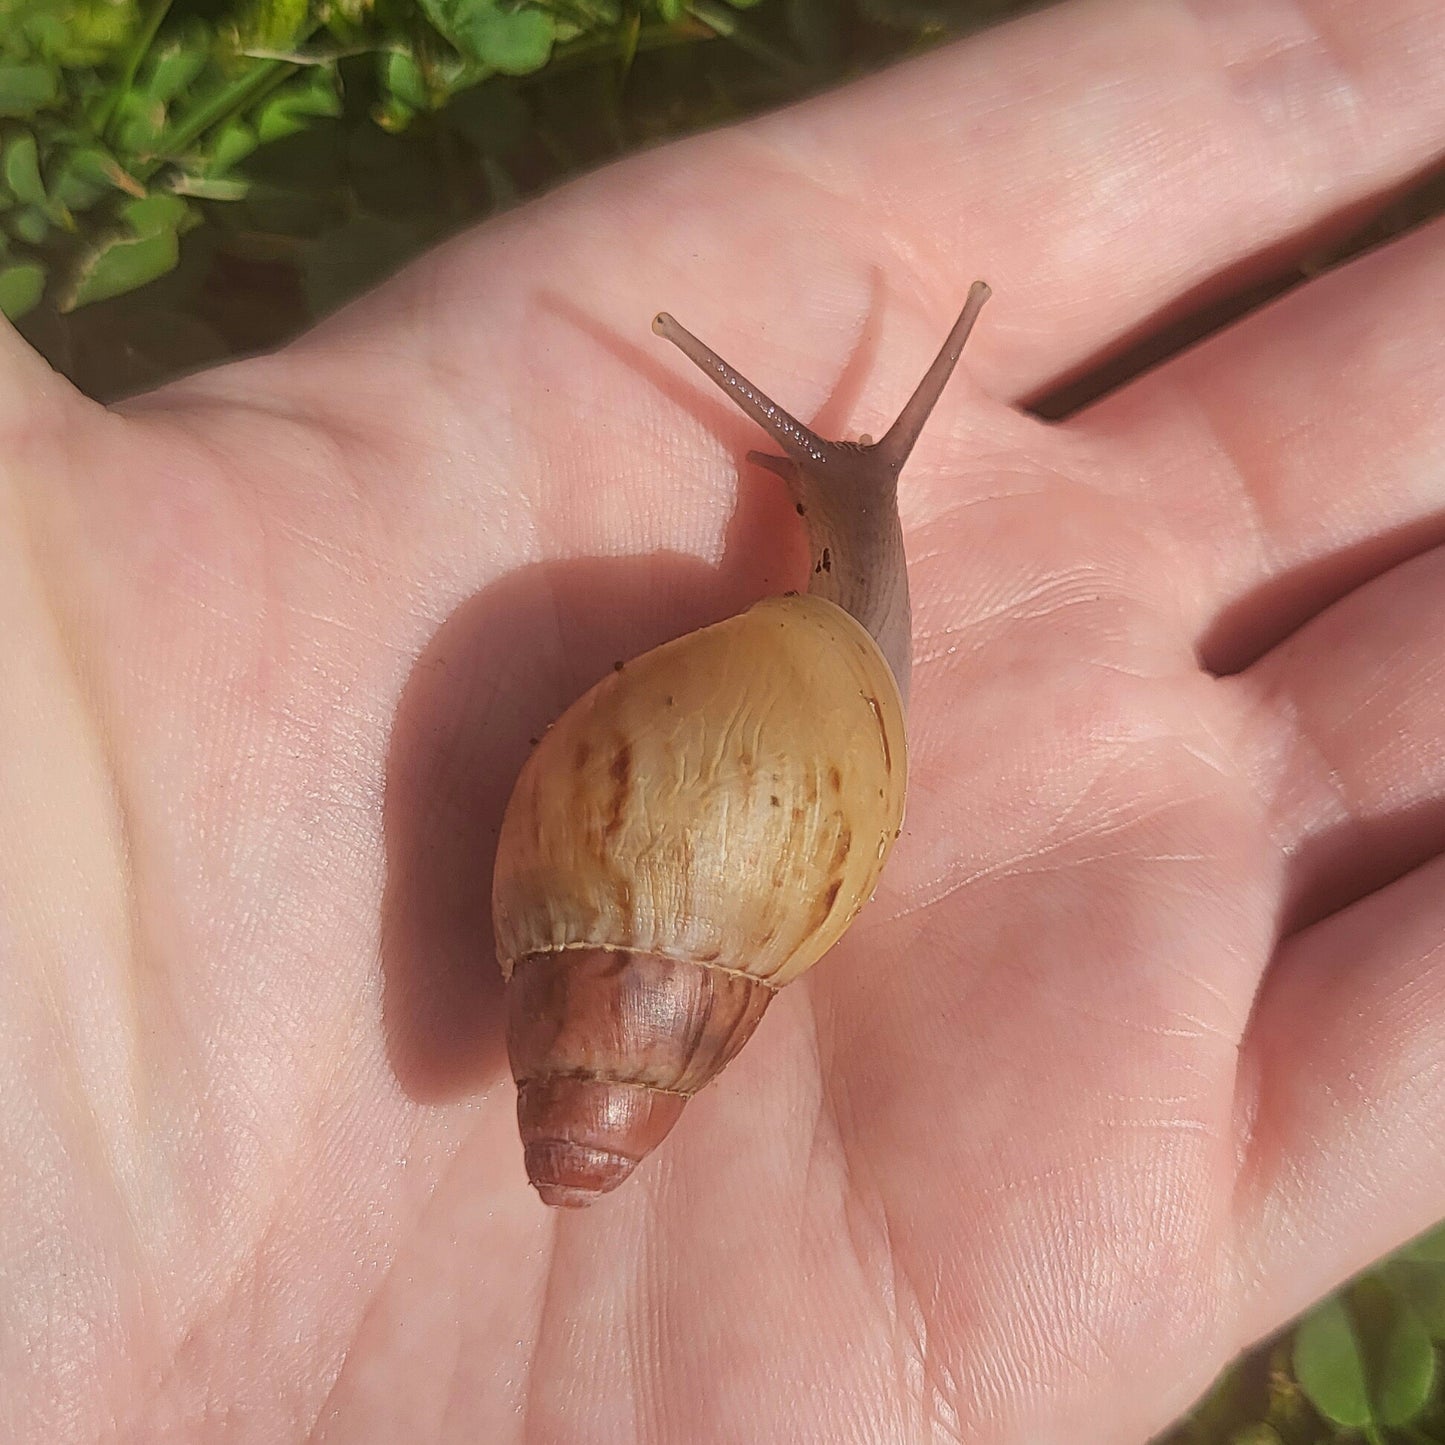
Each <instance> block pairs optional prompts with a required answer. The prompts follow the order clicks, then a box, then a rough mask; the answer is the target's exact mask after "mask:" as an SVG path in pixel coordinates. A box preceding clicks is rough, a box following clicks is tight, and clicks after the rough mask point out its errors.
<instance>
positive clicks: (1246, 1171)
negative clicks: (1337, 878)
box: [1238, 858, 1445, 1338]
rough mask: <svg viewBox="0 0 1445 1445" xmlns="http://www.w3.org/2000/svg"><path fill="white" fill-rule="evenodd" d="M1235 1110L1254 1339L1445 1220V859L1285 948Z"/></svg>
mask: <svg viewBox="0 0 1445 1445" xmlns="http://www.w3.org/2000/svg"><path fill="white" fill-rule="evenodd" d="M1239 1101H1240V1109H1241V1119H1242V1123H1243V1125H1244V1126H1245V1128H1246V1130H1247V1140H1248V1143H1247V1147H1246V1149H1245V1150H1244V1154H1243V1160H1244V1162H1243V1167H1242V1172H1241V1175H1240V1182H1239V1190H1238V1201H1239V1213H1238V1218H1239V1240H1240V1257H1239V1261H1238V1277H1239V1280H1240V1282H1241V1293H1242V1296H1243V1299H1242V1304H1243V1316H1244V1325H1245V1329H1246V1332H1247V1335H1248V1337H1250V1338H1253V1337H1257V1336H1258V1335H1260V1334H1262V1333H1264V1332H1266V1331H1267V1330H1270V1329H1273V1328H1274V1327H1275V1326H1276V1325H1277V1324H1278V1323H1279V1321H1280V1320H1281V1319H1284V1318H1286V1317H1287V1316H1288V1315H1290V1314H1293V1313H1296V1312H1297V1311H1298V1310H1300V1309H1301V1308H1303V1307H1304V1306H1305V1305H1307V1304H1309V1303H1310V1302H1311V1301H1312V1300H1314V1299H1317V1298H1318V1297H1319V1296H1321V1295H1322V1294H1324V1293H1326V1292H1327V1291H1328V1290H1330V1289H1333V1288H1334V1287H1335V1286H1336V1285H1338V1284H1339V1283H1341V1282H1342V1281H1343V1280H1344V1279H1345V1278H1346V1277H1347V1276H1349V1275H1350V1274H1353V1273H1354V1272H1356V1271H1357V1270H1359V1269H1362V1268H1363V1267H1364V1266H1366V1265H1367V1264H1369V1263H1370V1262H1371V1261H1373V1260H1375V1259H1378V1258H1379V1257H1380V1256H1381V1255H1383V1254H1385V1253H1387V1252H1388V1251H1389V1250H1391V1249H1394V1248H1395V1247H1396V1246H1398V1245H1400V1244H1403V1243H1404V1242H1405V1241H1406V1240H1407V1239H1409V1238H1411V1237H1412V1236H1413V1235H1415V1234H1418V1233H1419V1232H1420V1231H1421V1230H1422V1229H1425V1228H1427V1227H1428V1226H1429V1225H1431V1224H1433V1223H1435V1221H1436V1220H1437V1219H1439V1217H1440V1216H1441V1215H1442V1214H1445V1133H1442V1132H1441V1130H1440V1127H1439V1121H1440V1116H1441V1111H1442V1110H1445V859H1442V858H1437V859H1435V860H1433V861H1432V862H1431V863H1429V864H1427V865H1426V866H1425V867H1423V868H1421V869H1419V870H1418V871H1416V872H1414V873H1411V874H1410V875H1409V876H1408V877H1406V878H1403V879H1401V880H1400V881H1398V882H1396V883H1393V884H1391V885H1390V886H1389V887H1388V888H1386V889H1383V890H1382V891H1380V892H1378V893H1373V894H1371V895H1370V896H1369V897H1368V898H1366V899H1364V900H1362V901H1361V902H1359V903H1357V904H1355V905H1354V907H1352V908H1350V909H1349V910H1347V911H1346V912H1344V913H1341V914H1339V915H1337V916H1335V917H1333V918H1329V919H1326V920H1325V921H1324V922H1322V923H1319V924H1316V925H1315V926H1314V927H1313V928H1311V929H1309V930H1307V931H1306V932H1304V933H1301V934H1298V935H1296V936H1295V937H1294V938H1293V939H1291V940H1290V941H1289V942H1288V943H1286V944H1285V946H1284V947H1283V949H1282V950H1281V952H1280V956H1279V958H1278V960H1277V961H1276V963H1275V966H1274V968H1273V969H1272V970H1271V972H1270V973H1269V975H1268V976H1267V977H1266V979H1265V983H1264V986H1263V989H1262V991H1261V994H1260V998H1259V1000H1258V1004H1257V1007H1256V1012H1255V1017H1254V1020H1253V1022H1252V1024H1251V1027H1250V1030H1249V1032H1248V1034H1247V1035H1246V1038H1245V1042H1244V1047H1243V1051H1242V1055H1241V1067H1240V1093H1239Z"/></svg>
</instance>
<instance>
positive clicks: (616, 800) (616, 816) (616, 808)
mask: <svg viewBox="0 0 1445 1445" xmlns="http://www.w3.org/2000/svg"><path fill="white" fill-rule="evenodd" d="M608 772H609V773H611V775H612V781H613V783H614V784H615V785H616V786H615V787H614V788H613V790H612V796H611V798H610V799H608V803H607V823H606V826H605V827H604V828H603V830H602V835H603V837H604V838H610V837H612V836H613V834H615V833H616V832H617V830H618V829H619V828H621V827H622V819H623V818H624V816H626V813H627V785H628V783H629V782H631V780H632V744H631V743H623V744H622V746H621V747H619V748H618V749H617V751H616V752H615V753H614V754H613V756H612V766H611V767H610V768H609V769H608ZM628 895H629V897H628V906H629V907H630V906H631V889H630V888H629V889H628Z"/></svg>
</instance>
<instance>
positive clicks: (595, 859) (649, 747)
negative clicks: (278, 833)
mask: <svg viewBox="0 0 1445 1445" xmlns="http://www.w3.org/2000/svg"><path fill="white" fill-rule="evenodd" d="M906 782H907V748H906V742H905V734H904V721H903V709H902V704H901V702H900V700H899V696H898V688H897V685H896V684H895V682H894V680H893V676H892V673H891V672H890V671H889V668H888V664H887V663H886V662H885V661H884V659H883V656H882V654H881V653H880V652H879V650H878V647H877V644H876V643H875V642H874V641H873V639H872V638H871V637H870V636H869V635H868V633H867V632H865V631H864V630H863V628H862V627H861V626H860V625H859V624H858V623H857V622H855V621H854V620H853V618H852V617H850V616H849V615H848V613H846V612H844V611H843V610H842V609H841V608H840V607H837V606H835V605H834V604H833V603H831V602H827V601H824V600H823V599H821V598H818V597H813V596H790V597H775V598H769V599H767V600H765V601H763V602H760V603H758V604H757V605H755V606H753V607H751V608H749V609H748V610H747V611H746V612H743V613H740V614H739V615H737V616H736V617H730V618H727V619H726V620H725V621H722V622H719V623H716V624H714V625H713V626H711V627H705V628H702V629H701V630H699V631H697V632H693V633H689V634H688V635H687V636H685V637H681V638H678V639H677V640H676V641H674V642H669V643H665V644H664V645H663V646H661V647H658V648H655V649H654V650H653V651H651V652H649V653H646V654H645V655H644V656H642V657H639V658H637V659H635V660H634V661H632V662H629V663H628V664H627V665H626V667H625V668H623V669H622V670H621V671H620V672H617V673H614V674H611V675H609V676H608V677H606V678H604V679H603V680H602V681H601V682H599V683H598V684H597V685H596V686H595V687H594V688H592V690H591V691H590V692H588V693H587V694H585V695H584V696H583V697H582V698H580V699H579V700H578V701H577V702H576V703H575V704H574V705H573V706H572V707H571V708H570V709H569V710H568V711H567V712H566V713H565V714H564V715H563V716H562V718H561V719H559V721H558V722H557V723H556V724H554V726H553V727H552V728H551V729H550V730H549V731H548V733H547V734H546V736H545V737H544V738H543V739H542V740H541V742H540V743H539V744H538V746H537V747H536V748H535V749H534V751H533V753H532V755H531V757H530V758H529V759H528V760H527V763H526V765H525V767H524V768H523V770H522V773H521V775H520V777H519V778H518V780H517V786H516V790H515V792H514V793H513V796H512V800H511V802H510V804H509V806H508V808H507V812H506V816H505V818H504V819H503V823H502V833H501V838H500V841H499V844H498V855H497V867H496V873H495V875H494V880H493V894H492V904H493V917H494V921H495V927H496V937H497V956H498V959H499V961H500V962H501V965H502V968H503V971H504V972H505V973H506V974H507V975H508V976H510V974H511V971H512V968H513V966H514V965H515V964H516V963H517V962H518V961H519V960H521V959H524V958H528V957H531V956H534V955H539V954H550V953H558V952H564V951H567V950H572V949H598V948H602V949H609V950H615V951H619V952H623V953H640V954H651V955H655V956H658V957H661V958H668V959H676V960H678V961H680V962H688V963H698V964H705V965H708V966H710V967H713V968H718V969H723V970H726V971H729V972H735V973H744V974H747V975H749V976H750V977H752V978H755V979H759V980H761V981H763V982H765V983H766V984H768V985H769V986H770V987H773V988H780V987H782V985H784V984H786V983H788V982H790V981H791V980H792V979H794V978H796V977H797V976H798V975H799V974H800V973H802V972H803V971H804V970H805V969H807V968H809V967H810V966H811V965H812V964H813V963H815V962H816V961H817V960H818V959H819V958H820V957H822V955H823V954H824V953H825V952H827V950H828V949H829V948H831V947H832V945H833V944H834V943H835V942H837V940H838V939H839V937H841V936H842V934H843V932H844V930H845V929H846V928H847V927H848V924H849V923H850V922H851V921H852V919H853V916H854V915H855V914H856V913H857V911H858V910H859V909H860V908H861V907H862V906H863V904H864V903H865V902H866V901H867V900H868V897H869V896H870V894H871V893H872V891H873V888H874V886H875V884H876V883H877V881H878V875H879V873H880V872H881V870H882V867H883V863H884V861H885V859H886V858H887V856H888V852H889V850H890V848H891V847H892V845H893V840H894V838H895V837H896V836H897V833H898V830H899V827H900V825H901V823H902V818H903V804H904V792H905V787H906Z"/></svg>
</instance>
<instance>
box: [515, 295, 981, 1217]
mask: <svg viewBox="0 0 1445 1445" xmlns="http://www.w3.org/2000/svg"><path fill="white" fill-rule="evenodd" d="M988 295H989V290H988V287H987V286H985V285H984V284H983V283H982V282H976V283H975V284H974V286H973V287H972V289H971V290H970V291H969V294H968V300H967V302H966V304H965V306H964V308H963V311H962V313H961V314H960V315H959V317H958V320H957V321H956V322H955V324H954V326H953V330H952V331H951V332H950V334H949V337H948V340H947V341H946V342H945V343H944V346H943V349H942V351H941V352H939V354H938V357H937V359H936V360H935V361H934V362H933V364H932V366H931V367H930V368H929V370H928V372H927V374H926V375H925V376H924V378H923V380H922V382H921V383H920V384H919V386H918V389H917V390H916V391H915V392H914V394H913V396H912V397H911V398H910V399H909V401H908V403H907V405H906V406H905V407H904V408H903V410H902V412H901V413H900V414H899V417H898V420H897V421H896V422H895V423H894V424H893V426H892V427H891V428H890V429H889V430H888V432H887V433H886V434H885V435H884V436H882V437H881V438H880V439H879V440H878V441H876V442H873V441H870V439H869V438H867V437H864V438H862V439H861V440H860V441H858V442H830V441H824V440H823V439H822V438H820V437H818V436H815V435H814V434H813V433H812V432H811V431H810V430H809V429H808V428H807V427H805V426H803V425H801V424H800V423H799V422H797V421H795V420H794V419H793V418H792V417H791V416H789V415H788V414H787V412H785V411H783V410H782V409H781V408H780V407H778V406H777V405H775V404H774V403H773V402H772V401H770V400H768V398H767V397H765V396H764V395H762V393H761V392H759V391H758V390H757V388H756V387H754V386H753V385H752V384H751V383H749V382H748V381H745V380H744V379H743V378H742V377H741V376H739V375H738V373H737V372H736V371H734V370H733V369H732V367H730V366H729V365H727V363H726V362H724V361H723V360H722V359H721V358H720V357H718V356H717V355H715V354H714V353H713V352H712V351H711V350H710V349H709V348H708V347H706V346H705V345H703V343H702V342H700V341H699V340H698V339H697V338H696V337H694V336H693V335H691V334H690V333H689V332H687V331H685V330H684V329H683V328H682V327H681V326H679V325H678V323H677V322H676V321H674V320H673V319H672V317H671V316H668V315H666V314H665V313H664V314H661V315H659V316H657V317H656V318H655V319H654V321H653V330H654V331H655V332H656V333H657V334H658V335H660V336H662V337H665V338H666V339H667V340H669V341H671V342H673V343H674V344H675V345H676V346H678V347H679V348H680V349H681V350H682V351H683V352H684V353H685V354H686V355H687V356H689V357H690V358H691V359H692V360H693V361H694V362H696V363H697V365H698V366H700V367H701V368H702V369H703V370H704V371H705V372H706V373H707V374H708V375H709V376H710V377H711V378H712V379H713V381H714V382H716V383H717V385H718V386H719V387H721V388H722V389H723V390H724V391H725V392H726V393H727V394H728V395H729V396H731V397H732V398H733V400H734V401H735V402H736V403H737V404H738V406H739V407H741V408H742V410H743V411H745V412H746V413H747V414H748V415H749V416H751V417H752V418H753V419H754V420H755V421H757V422H758V423H759V424H760V425H761V426H762V427H763V428H764V429H765V430H767V431H768V432H769V433H770V434H771V435H772V437H773V439H774V441H776V442H777V444H778V446H779V447H780V448H781V449H782V452H783V455H782V456H770V455H762V454H759V453H756V452H749V453H748V458H749V460H750V461H753V462H755V463H757V464H758V465H761V466H764V467H766V468H768V469H769V470H771V471H773V472H775V473H777V474H778V475H779V476H780V477H782V479H783V480H784V482H786V484H787V486H788V489H789V491H790V494H791V496H792V499H793V501H794V503H795V504H796V507H797V511H798V512H799V513H800V514H801V515H802V517H803V519H804V521H805V522H806V524H807V529H808V534H809V540H810V544H811V550H812V557H813V568H812V576H811V579H810V582H809V586H808V590H807V592H806V593H804V594H801V595H800V594H797V593H791V594H788V595H785V596H781V597H769V598H766V599H764V600H763V601H760V602H758V603H756V604H754V605H753V606H752V607H750V608H749V609H748V610H746V611H744V612H742V613H740V614H738V615H737V616H734V617H730V618H727V619H725V620H724V621H722V622H718V623H714V624H713V625H711V626H708V627H703V628H701V629H699V630H698V631H696V632H691V633H688V634H687V635H686V636H684V637H680V638H677V639H675V640H674V641H672V642H667V643H664V644H663V645H662V646H660V647H657V648H654V649H653V650H652V651H651V652H647V653H645V654H643V655H642V656H641V657H638V658H636V659H634V660H633V661H631V662H628V663H626V664H625V665H624V666H622V667H620V668H619V669H618V670H615V671H613V672H609V673H608V674H607V675H606V676H605V677H604V678H603V679H602V681H601V682H599V683H597V684H596V685H595V686H594V687H593V688H592V689H591V690H590V691H589V692H587V693H586V694H584V695H583V696H582V697H581V698H580V699H579V700H578V701H577V702H576V703H574V704H573V705H572V706H571V707H570V708H569V709H568V710H567V711H566V712H565V713H564V714H563V715H562V717H561V718H559V719H558V720H557V721H556V722H555V723H554V724H553V725H552V726H551V727H550V728H549V729H548V730H547V732H546V733H545V735H544V736H543V737H542V738H541V739H540V740H539V742H538V744H537V746H536V747H535V748H534V749H533V750H532V752H531V754H530V756H529V757H528V759H527V761H526V763H525V764H524V765H523V767H522V770H521V772H520V774H519V776H518V778H517V782H516V785H515V788H514V791H513V793H512V796H511V800H510V801H509V803H508V805H507V809H506V813H505V815H504V817H503V821H502V827H501V834H500V837H499V839H498V850H497V860H496V869H495V873H494V876H493V885H492V913H493V921H494V928H495V932H496V946H497V958H498V961H499V963H500V964H501V967H502V971H503V974H504V975H505V976H506V978H507V980H508V982H507V1011H508V1021H507V1047H508V1053H509V1054H510V1057H511V1065H512V1073H513V1076H514V1077H515V1079H516V1082H517V1118H518V1125H519V1128H520V1132H521V1136H522V1143H523V1146H524V1154H525V1162H526V1168H527V1173H528V1176H529V1178H530V1179H531V1182H532V1184H533V1185H534V1187H535V1188H536V1189H537V1191H538V1193H539V1195H540V1196H541V1198H542V1200H543V1201H544V1202H545V1203H547V1204H550V1205H559V1206H571V1207H576V1206H580V1205H585V1204H590V1203H591V1202H592V1201H593V1200H595V1199H596V1198H597V1197H598V1196H600V1195H602V1194H605V1193H606V1192H608V1191H609V1190H611V1189H614V1188H616V1187H617V1186H618V1185H619V1184H620V1183H622V1181H623V1180H624V1179H626V1178H627V1177H628V1175H629V1174H631V1173H632V1171H633V1169H634V1168H635V1167H636V1166H637V1164H638V1163H639V1162H640V1161H641V1160H642V1159H643V1158H644V1157H645V1156H646V1155H647V1154H648V1153H650V1152H651V1151H652V1150H653V1149H654V1148H656V1147H657V1145H658V1144H659V1143H660V1142H661V1140H662V1139H663V1137H664V1136H665V1135H666V1134H667V1133H668V1131H669V1130H670V1129H671V1128H672V1126H673V1125H674V1124H675V1123H676V1122H677V1118H678V1116H679V1114H680V1113H681V1111H682V1107H683V1105H684V1104H685V1103H686V1102H687V1100H688V1098H689V1097H691V1096H692V1095H693V1094H694V1093H696V1092H697V1091H698V1090H699V1089H700V1088H702V1087H703V1085H705V1084H706V1083H708V1082H709V1081H710V1080H711V1079H713V1078H714V1077H715V1076H716V1075H717V1074H718V1073H719V1072H720V1071H721V1069H722V1068H723V1067H724V1065H726V1064H727V1063H728V1062H729V1061H730V1060H731V1059H732V1058H733V1057H734V1056H735V1055H736V1054H737V1052H738V1050H739V1049H740V1048H741V1047H742V1046H743V1044H744V1043H745V1042H746V1041H747V1039H748V1038H749V1036H750V1035H751V1034H752V1032H753V1030H754V1028H755V1027H756V1026H757V1023H758V1021H759V1019H761V1018H762V1016H763V1012H764V1010H765V1009H766V1008H767V1006H768V1004H769V1002H770V1001H771V1000H772V998H773V996H774V994H775V993H776V992H777V990H779V989H780V988H782V987H784V986H785V985H786V984H788V983H791V982H792V981H793V980H794V979H796V978H798V977H799V976H800V975H801V974H802V973H804V972H805V971H806V970H807V969H809V968H811V967H812V965H813V964H814V963H816V962H817V961H818V959H819V958H821V957H822V956H823V954H825V953H826V952H827V951H828V950H829V949H830V948H831V947H832V946H833V944H834V943H836V942H837V941H838V939H839V938H840V937H841V936H842V935H843V933H844V932H845V930H846V929H847V928H848V926H849V924H850V923H851V922H852V920H853V918H854V916H855V915H856V914H857V913H858V911H859V910H860V909H861V908H862V907H863V905H864V904H865V903H866V902H867V901H868V899H869V898H870V897H871V896H872V893H873V890H874V887H875V885H876V884H877V882H878V878H879V875H880V873H881V872H882V869H883V865H884V863H885V862H886V861H887V858H888V854H889V851H890V849H891V848H892V846H893V842H894V839H895V838H896V837H897V836H898V834H899V832H900V830H901V826H902V820H903V808H904V794H905V790H906V785H907V767H908V759H907V740H906V736H905V726H904V717H905V709H906V705H907V698H908V686H909V664H910V645H911V623H910V616H911V614H910V607H909V596H908V577H907V571H906V566H905V561H904V553H903V536H902V528H901V526H900V523H899V518H898V504H897V480H898V474H899V472H900V470H901V469H902V466H903V464H904V462H905V460H906V459H907V457H908V454H909V452H910V451H911V450H912V448H913V444H914V442H915V441H916V440H917V438H918V435H919V432H920V431H921V429H922V427H923V424H924V422H925V421H926V419H927V417H928V415H929V413H930V412H931V411H932V409H933V406H934V403H935V402H936V401H937V400H938V397H939V395H940V393H941V392H942V390H943V387H944V384H945V383H946V382H947V380H948V378H949V376H950V375H951V373H952V371H953V368H954V366H955V364H956V362H957V361H958V357H959V354H960V353H961V352H962V350H963V345H964V342H965V340H966V338H967V336H968V333H969V331H970V329H971V328H972V326H973V323H974V320H975V318H976V317H977V315H978V312H979V309H980V308H981V307H982V305H983V303H984V302H985V301H986V300H987V299H988Z"/></svg>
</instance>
